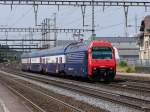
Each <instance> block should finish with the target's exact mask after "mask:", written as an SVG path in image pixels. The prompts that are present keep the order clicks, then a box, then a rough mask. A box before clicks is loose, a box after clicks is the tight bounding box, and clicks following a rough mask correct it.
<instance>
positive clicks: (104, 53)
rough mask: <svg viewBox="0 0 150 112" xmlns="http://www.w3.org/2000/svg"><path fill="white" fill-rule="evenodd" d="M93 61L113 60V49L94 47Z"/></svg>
mask: <svg viewBox="0 0 150 112" xmlns="http://www.w3.org/2000/svg"><path fill="white" fill-rule="evenodd" d="M92 58H93V59H112V49H111V48H110V47H105V46H94V47H92Z"/></svg>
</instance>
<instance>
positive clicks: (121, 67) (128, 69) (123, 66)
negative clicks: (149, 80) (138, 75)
mask: <svg viewBox="0 0 150 112" xmlns="http://www.w3.org/2000/svg"><path fill="white" fill-rule="evenodd" d="M117 72H125V73H133V72H135V67H134V66H132V65H128V64H127V63H126V62H124V61H120V62H119V63H118V64H117Z"/></svg>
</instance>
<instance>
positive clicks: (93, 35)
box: [91, 0, 95, 40]
mask: <svg viewBox="0 0 150 112" xmlns="http://www.w3.org/2000/svg"><path fill="white" fill-rule="evenodd" d="M94 37H95V11H94V0H92V38H91V40H94Z"/></svg>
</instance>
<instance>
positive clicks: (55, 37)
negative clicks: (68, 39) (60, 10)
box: [54, 13, 57, 47]
mask: <svg viewBox="0 0 150 112" xmlns="http://www.w3.org/2000/svg"><path fill="white" fill-rule="evenodd" d="M56 27H57V26H56V13H54V29H56ZM54 40H55V41H54V47H56V41H57V32H56V31H54Z"/></svg>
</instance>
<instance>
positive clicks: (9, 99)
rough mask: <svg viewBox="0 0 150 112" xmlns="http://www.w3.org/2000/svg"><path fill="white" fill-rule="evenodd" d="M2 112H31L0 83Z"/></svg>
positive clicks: (0, 109)
mask: <svg viewBox="0 0 150 112" xmlns="http://www.w3.org/2000/svg"><path fill="white" fill-rule="evenodd" d="M0 112H31V111H30V110H29V108H28V107H27V106H26V105H25V104H24V103H23V101H21V99H20V98H19V97H18V96H16V95H15V94H14V93H12V92H11V91H10V90H9V89H7V88H6V87H5V86H4V85H2V84H1V83H0Z"/></svg>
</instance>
